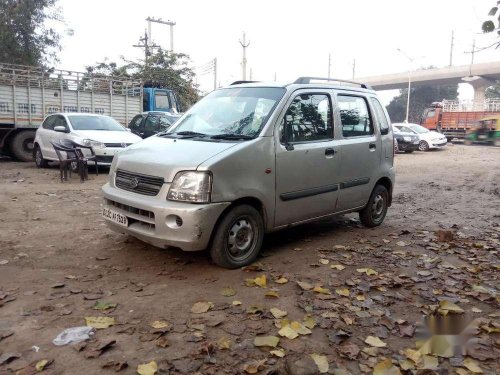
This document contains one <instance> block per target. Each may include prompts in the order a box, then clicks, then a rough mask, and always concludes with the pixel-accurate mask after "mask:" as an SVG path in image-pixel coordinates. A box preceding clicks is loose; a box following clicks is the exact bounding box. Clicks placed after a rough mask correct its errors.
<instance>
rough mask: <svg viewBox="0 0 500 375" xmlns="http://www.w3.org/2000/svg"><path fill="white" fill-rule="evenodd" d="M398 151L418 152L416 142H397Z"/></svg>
mask: <svg viewBox="0 0 500 375" xmlns="http://www.w3.org/2000/svg"><path fill="white" fill-rule="evenodd" d="M398 149H399V151H417V150H418V142H417V143H414V142H405V141H398Z"/></svg>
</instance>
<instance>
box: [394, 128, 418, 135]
mask: <svg viewBox="0 0 500 375" xmlns="http://www.w3.org/2000/svg"><path fill="white" fill-rule="evenodd" d="M396 128H397V129H398V130H399V131H400V132H404V133H412V134H414V133H415V131H414V130H413V129H411V128H409V127H408V126H397V127H396Z"/></svg>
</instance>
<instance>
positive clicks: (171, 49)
mask: <svg viewBox="0 0 500 375" xmlns="http://www.w3.org/2000/svg"><path fill="white" fill-rule="evenodd" d="M146 21H148V32H149V39H150V40H153V39H152V37H151V23H152V22H153V23H160V24H162V25H168V26H170V52H174V26H175V25H176V23H175V22H174V21H170V20H167V21H163V20H162V19H161V18H153V17H148V18H146Z"/></svg>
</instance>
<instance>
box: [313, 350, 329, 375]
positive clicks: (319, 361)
mask: <svg viewBox="0 0 500 375" xmlns="http://www.w3.org/2000/svg"><path fill="white" fill-rule="evenodd" d="M311 358H312V359H313V361H314V363H316V366H318V371H319V373H320V374H325V373H327V372H328V370H329V368H330V366H329V365H328V359H327V358H326V355H319V354H311Z"/></svg>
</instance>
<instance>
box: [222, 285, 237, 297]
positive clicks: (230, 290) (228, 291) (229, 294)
mask: <svg viewBox="0 0 500 375" xmlns="http://www.w3.org/2000/svg"><path fill="white" fill-rule="evenodd" d="M220 294H222V295H223V296H224V297H232V296H234V295H235V294H236V290H234V289H233V288H231V287H230V286H227V287H225V288H224V289H222V290H221V292H220Z"/></svg>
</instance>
